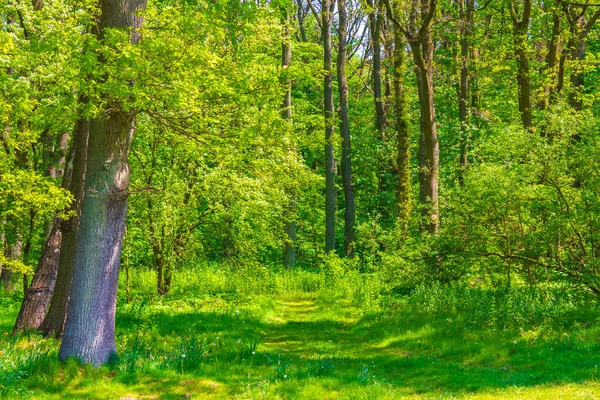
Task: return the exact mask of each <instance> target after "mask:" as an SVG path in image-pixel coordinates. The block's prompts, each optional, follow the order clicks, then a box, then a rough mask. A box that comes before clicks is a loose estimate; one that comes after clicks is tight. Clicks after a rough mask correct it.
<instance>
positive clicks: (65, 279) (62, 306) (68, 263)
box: [39, 120, 90, 338]
mask: <svg viewBox="0 0 600 400" xmlns="http://www.w3.org/2000/svg"><path fill="white" fill-rule="evenodd" d="M89 129H90V124H89V121H86V120H81V121H79V122H78V123H77V125H76V127H75V130H74V132H73V142H72V144H71V150H70V151H71V156H70V160H69V164H70V165H69V167H68V168H67V173H66V175H65V178H64V181H63V182H64V186H65V187H67V188H68V189H69V191H70V192H71V194H72V195H73V199H74V200H73V204H72V206H71V208H72V211H73V212H74V215H73V216H72V217H71V218H70V219H69V220H67V221H66V220H59V221H58V224H59V227H60V230H61V232H62V241H61V244H60V257H59V260H58V271H57V275H56V285H55V288H54V292H53V294H52V299H51V301H50V307H49V308H48V312H47V313H46V316H45V318H44V321H43V322H42V324H41V325H40V327H39V331H40V332H42V333H43V334H44V335H46V336H54V337H57V338H59V337H61V336H62V333H63V330H64V326H65V320H66V317H67V310H68V306H69V295H70V291H71V283H72V280H73V259H74V257H75V243H76V240H77V230H78V227H79V217H80V215H81V204H82V201H83V190H84V182H85V168H86V159H87V143H88V137H89Z"/></svg>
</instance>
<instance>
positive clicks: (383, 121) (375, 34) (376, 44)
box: [338, 1, 388, 140]
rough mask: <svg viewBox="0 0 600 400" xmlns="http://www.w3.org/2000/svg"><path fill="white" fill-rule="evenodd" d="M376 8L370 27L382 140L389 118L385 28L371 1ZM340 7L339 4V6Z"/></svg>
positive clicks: (374, 94)
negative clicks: (384, 70) (383, 45)
mask: <svg viewBox="0 0 600 400" xmlns="http://www.w3.org/2000/svg"><path fill="white" fill-rule="evenodd" d="M369 5H370V6H371V7H373V8H374V9H375V11H373V12H372V13H371V14H369V29H370V31H371V40H372V42H373V98H374V100H375V129H377V132H378V134H379V137H380V138H381V140H384V138H385V130H386V127H387V124H388V122H387V118H386V112H385V102H384V95H383V89H382V72H381V32H382V30H383V29H382V28H383V15H382V13H381V12H379V11H377V9H376V8H375V7H376V5H375V4H373V2H372V1H371V2H370V4H369ZM338 8H339V6H338Z"/></svg>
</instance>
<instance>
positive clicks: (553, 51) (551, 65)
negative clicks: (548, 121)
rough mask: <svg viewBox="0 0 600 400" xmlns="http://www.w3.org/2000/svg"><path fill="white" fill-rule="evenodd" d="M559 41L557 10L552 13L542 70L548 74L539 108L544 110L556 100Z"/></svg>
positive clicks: (558, 16)
mask: <svg viewBox="0 0 600 400" xmlns="http://www.w3.org/2000/svg"><path fill="white" fill-rule="evenodd" d="M559 42H560V15H559V14H558V11H553V13H552V35H551V36H550V40H549V41H548V54H547V56H546V65H545V67H544V70H545V71H546V73H547V74H548V75H549V79H548V85H547V86H546V88H545V89H544V90H545V92H546V98H545V99H544V101H543V102H542V104H541V107H540V108H541V109H542V110H544V109H546V108H547V107H548V105H549V104H552V103H554V101H555V100H556V85H557V71H556V67H557V65H558V44H559Z"/></svg>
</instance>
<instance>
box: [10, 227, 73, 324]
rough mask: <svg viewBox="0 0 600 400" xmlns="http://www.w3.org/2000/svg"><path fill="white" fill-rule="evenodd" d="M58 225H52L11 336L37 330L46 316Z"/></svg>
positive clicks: (55, 267) (56, 257) (57, 250)
mask: <svg viewBox="0 0 600 400" xmlns="http://www.w3.org/2000/svg"><path fill="white" fill-rule="evenodd" d="M59 225H60V224H59V223H58V221H55V223H54V224H53V225H52V228H51V230H50V235H49V236H48V239H47V241H46V244H45V246H44V250H43V252H42V257H40V260H39V262H38V267H37V269H36V272H35V274H34V275H33V279H32V281H31V285H30V286H29V288H28V289H27V291H26V292H25V297H24V299H23V302H22V303H21V309H20V310H19V315H18V317H17V321H16V322H15V326H14V328H13V335H14V334H16V333H18V332H21V331H26V330H31V329H37V328H38V327H39V326H40V325H41V324H42V321H43V320H44V317H45V316H46V310H47V309H48V303H50V298H51V296H52V292H53V291H54V287H55V285H56V274H57V270H58V260H59V257H60V244H61V241H62V232H61V230H60V227H59Z"/></svg>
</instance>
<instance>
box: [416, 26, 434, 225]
mask: <svg viewBox="0 0 600 400" xmlns="http://www.w3.org/2000/svg"><path fill="white" fill-rule="evenodd" d="M411 47H412V49H413V58H414V62H415V69H416V73H417V81H418V83H419V92H420V96H419V97H420V100H421V101H420V110H421V141H420V150H419V156H420V157H419V159H420V163H419V164H420V167H421V168H420V183H421V188H420V200H421V204H422V214H423V216H424V217H426V219H427V223H426V225H427V230H428V231H429V232H430V233H434V234H437V232H438V229H439V202H438V174H439V167H440V153H439V144H438V138H437V124H436V121H435V105H434V99H433V93H434V89H433V41H432V39H431V32H430V31H429V30H428V31H427V32H426V33H424V40H423V41H422V42H420V43H419V42H416V43H415V42H413V43H412V44H411Z"/></svg>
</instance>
